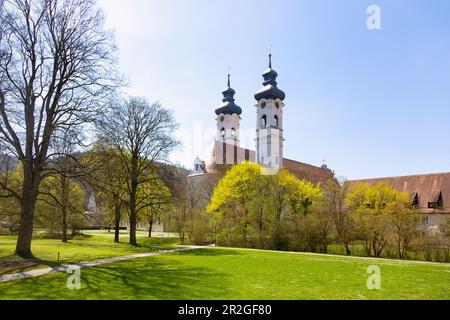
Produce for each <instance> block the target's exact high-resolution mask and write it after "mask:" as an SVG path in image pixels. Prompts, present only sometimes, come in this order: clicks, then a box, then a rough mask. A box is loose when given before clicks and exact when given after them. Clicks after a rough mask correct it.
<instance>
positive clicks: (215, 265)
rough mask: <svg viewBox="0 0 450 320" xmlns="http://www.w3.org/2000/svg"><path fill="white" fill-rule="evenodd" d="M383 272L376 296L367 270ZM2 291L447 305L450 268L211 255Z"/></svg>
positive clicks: (174, 257) (32, 295)
mask: <svg viewBox="0 0 450 320" xmlns="http://www.w3.org/2000/svg"><path fill="white" fill-rule="evenodd" d="M371 265H377V266H379V267H380V269H381V276H382V281H381V290H369V289H368V288H367V285H366V283H367V278H368V274H367V268H368V267H369V266H371ZM66 281H67V275H66V274H54V275H50V276H45V277H41V278H33V279H25V280H20V281H16V282H10V283H3V284H0V298H2V299H176V300H178V299H238V300H239V299H269V300H270V299H288V300H292V299H295V300H296V299H450V290H449V289H450V266H449V265H448V264H447V265H445V264H428V263H418V262H411V261H409V262H403V261H390V260H377V259H361V258H350V257H338V256H325V255H313V254H290V253H281V252H263V251H254V250H239V249H221V248H208V249H201V250H194V251H188V252H182V253H175V254H166V255H161V256H154V257H149V258H144V259H137V260H131V261H124V262H118V263H114V264H109V265H103V266H99V267H95V268H90V269H83V270H82V274H81V284H82V289H81V290H68V289H67V287H66Z"/></svg>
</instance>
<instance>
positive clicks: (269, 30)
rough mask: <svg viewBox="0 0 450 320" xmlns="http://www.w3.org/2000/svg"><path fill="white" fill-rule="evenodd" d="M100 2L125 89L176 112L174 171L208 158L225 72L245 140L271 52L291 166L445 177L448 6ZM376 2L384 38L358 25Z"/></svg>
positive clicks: (449, 105)
mask: <svg viewBox="0 0 450 320" xmlns="http://www.w3.org/2000/svg"><path fill="white" fill-rule="evenodd" d="M100 4H101V6H102V7H103V8H104V10H105V12H106V14H107V19H108V20H107V23H108V26H109V27H112V28H113V29H115V31H116V37H117V41H118V45H119V47H120V68H121V71H122V72H123V73H124V74H125V75H126V76H127V78H128V80H129V82H130V86H129V88H127V92H128V93H130V94H133V95H139V96H146V97H148V98H149V99H150V100H151V101H155V100H158V101H160V102H161V103H162V104H163V105H164V106H166V107H168V108H171V109H173V110H174V112H175V116H176V118H177V120H178V122H179V123H180V131H179V132H178V133H177V134H178V135H179V136H180V138H181V139H182V140H183V142H184V148H183V149H182V150H181V149H180V150H178V151H177V152H175V153H174V154H173V158H172V160H173V161H175V162H178V163H181V164H183V165H185V166H187V167H191V166H192V162H193V158H194V157H195V156H197V155H202V156H204V154H205V153H206V150H208V147H209V144H208V143H209V142H210V141H211V139H212V138H213V136H214V134H215V131H214V130H215V113H214V110H215V109H216V108H217V107H218V106H219V104H220V102H221V98H222V96H221V91H222V89H223V88H224V87H225V85H226V74H227V70H228V66H231V73H232V87H233V88H234V89H235V90H236V92H237V93H236V99H237V103H238V104H239V105H240V106H241V107H242V109H243V114H242V124H241V125H242V127H243V128H244V130H246V132H250V133H251V132H253V130H254V128H255V124H256V118H255V117H256V113H255V107H254V105H255V101H254V98H253V95H254V93H255V92H256V91H257V90H258V89H260V87H261V82H262V77H261V74H262V72H263V71H264V70H265V69H266V67H267V51H268V47H269V45H271V46H272V47H273V49H272V52H273V65H274V69H275V70H277V72H278V73H279V78H278V82H279V87H280V88H281V89H282V90H284V91H285V92H286V95H287V98H286V100H285V103H286V108H285V115H284V118H285V119H284V132H285V138H286V143H285V156H286V157H287V158H290V159H295V160H299V161H302V162H306V163H311V164H316V165H321V164H322V159H324V158H325V159H326V160H327V164H328V165H329V167H331V168H332V169H334V170H335V171H336V173H337V175H338V176H345V177H347V178H350V179H355V178H369V177H384V176H397V175H412V174H421V173H432V172H444V171H445V172H448V171H450V145H449V142H450V18H449V15H450V1H447V0H441V1H438V0H431V1H421V0H417V1H414V0H407V1H403V0H396V1H378V0H372V1H365V0H345V1H335V0H314V1H313V0H308V1H306V0H305V1H298V0H296V1H295V0H293V1H287V0H286V1H256V0H255V1H252V0H246V1H242V0H241V1H237V0H231V1H230V0H228V1H218V0H215V1H207V0H189V1H187V0H165V1H160V0H150V1H149V0H130V1H123V0H100ZM372 4H375V5H378V6H379V7H380V8H381V18H382V29H381V30H372V31H371V30H368V29H367V27H366V20H367V18H368V15H367V13H366V10H367V7H368V6H369V5H372ZM199 137H200V138H199ZM199 144H200V147H199ZM243 144H244V145H245V146H248V147H251V148H252V149H253V148H254V144H253V141H251V140H249V139H247V140H246V141H244V142H243Z"/></svg>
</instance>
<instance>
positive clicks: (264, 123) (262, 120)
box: [261, 115, 267, 128]
mask: <svg viewBox="0 0 450 320" xmlns="http://www.w3.org/2000/svg"><path fill="white" fill-rule="evenodd" d="M265 127H267V117H266V116H265V115H264V116H262V118H261V128H265Z"/></svg>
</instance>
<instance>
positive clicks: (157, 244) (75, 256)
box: [0, 231, 178, 275]
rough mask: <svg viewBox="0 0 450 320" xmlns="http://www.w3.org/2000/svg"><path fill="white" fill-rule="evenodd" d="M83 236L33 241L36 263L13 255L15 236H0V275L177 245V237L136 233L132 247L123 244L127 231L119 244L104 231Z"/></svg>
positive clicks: (111, 234) (89, 232) (112, 235)
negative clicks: (157, 236)
mask: <svg viewBox="0 0 450 320" xmlns="http://www.w3.org/2000/svg"><path fill="white" fill-rule="evenodd" d="M83 234H84V235H83V236H78V237H76V238H75V239H72V240H70V241H69V243H68V244H64V243H62V242H61V241H60V240H53V239H39V238H37V239H34V240H33V242H32V252H33V254H34V256H35V257H36V261H26V260H23V259H20V258H18V257H16V256H14V255H13V253H14V249H15V245H16V237H0V275H3V274H9V273H14V272H21V271H26V270H30V269H35V268H42V267H47V266H56V265H59V264H70V263H75V262H84V261H91V260H96V259H100V258H112V257H118V256H125V255H131V254H135V253H142V252H152V251H158V250H164V249H171V248H174V247H175V244H176V243H178V239H177V238H151V239H150V238H148V235H147V233H146V232H138V242H139V243H140V245H139V246H138V247H133V246H131V245H129V244H127V243H126V241H128V233H127V232H126V231H123V232H122V234H121V241H123V242H124V243H120V244H116V243H114V234H113V233H108V232H107V231H87V232H84V233H83ZM37 236H39V235H37ZM58 253H59V260H58Z"/></svg>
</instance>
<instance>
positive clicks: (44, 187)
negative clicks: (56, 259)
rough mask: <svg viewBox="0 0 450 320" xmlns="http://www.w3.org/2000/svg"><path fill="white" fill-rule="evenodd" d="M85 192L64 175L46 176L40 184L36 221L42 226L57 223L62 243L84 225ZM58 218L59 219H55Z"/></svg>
mask: <svg viewBox="0 0 450 320" xmlns="http://www.w3.org/2000/svg"><path fill="white" fill-rule="evenodd" d="M85 199H86V196H85V192H84V190H83V188H82V187H81V185H80V184H79V183H78V182H76V181H74V180H72V179H70V178H68V177H67V176H65V175H64V174H60V175H54V176H48V177H46V178H45V179H44V180H43V181H42V183H41V188H40V193H39V197H38V205H37V219H38V221H40V222H41V224H42V225H43V226H50V227H51V226H52V222H53V221H59V223H57V224H56V225H58V226H59V231H60V232H61V240H62V242H67V241H68V230H70V229H72V234H74V233H75V232H76V231H77V230H79V229H80V228H81V227H82V226H84V225H85V221H86V219H85V216H84V213H85ZM55 217H58V218H59V219H55Z"/></svg>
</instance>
